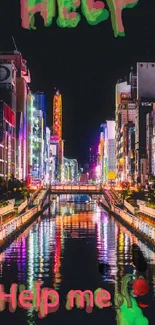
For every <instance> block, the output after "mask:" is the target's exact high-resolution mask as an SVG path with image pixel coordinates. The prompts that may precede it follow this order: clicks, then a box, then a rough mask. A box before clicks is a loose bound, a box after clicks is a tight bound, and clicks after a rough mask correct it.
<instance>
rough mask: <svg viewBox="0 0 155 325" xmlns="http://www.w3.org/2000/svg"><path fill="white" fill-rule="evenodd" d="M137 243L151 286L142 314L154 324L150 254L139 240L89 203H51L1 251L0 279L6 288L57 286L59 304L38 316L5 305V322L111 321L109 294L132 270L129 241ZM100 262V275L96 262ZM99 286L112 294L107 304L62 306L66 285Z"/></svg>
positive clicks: (1, 317)
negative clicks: (88, 309)
mask: <svg viewBox="0 0 155 325" xmlns="http://www.w3.org/2000/svg"><path fill="white" fill-rule="evenodd" d="M133 243H136V244H138V245H139V247H140V248H141V250H142V251H143V254H144V256H145V257H146V259H147V262H148V264H149V270H148V274H147V281H148V283H149V286H150V294H149V297H148V300H149V301H148V303H149V308H147V309H145V315H146V316H147V317H148V319H149V324H151V325H154V324H155V254H154V253H153V252H152V251H151V250H149V249H148V248H147V246H145V245H144V244H142V243H141V242H140V241H139V240H138V239H137V238H136V237H135V236H134V235H132V234H131V233H130V232H129V231H128V230H127V229H125V228H124V227H123V226H122V225H121V224H120V223H119V222H117V221H116V220H115V219H114V218H113V217H111V216H110V215H108V214H107V213H106V212H105V211H104V210H103V209H102V208H100V207H98V206H97V205H96V204H94V203H87V204H85V203H81V204H80V203H67V202H59V201H57V202H56V201H54V203H53V204H52V206H51V209H50V213H49V211H47V212H46V213H45V214H44V216H43V217H40V218H39V219H38V220H37V221H36V222H35V223H34V224H32V225H31V226H30V227H29V228H28V229H27V230H26V231H25V232H24V233H22V234H21V236H20V237H19V238H18V239H17V240H15V241H14V242H13V243H12V244H11V245H10V246H9V247H8V248H7V249H6V250H5V251H4V252H3V253H2V254H1V255H0V283H2V284H4V288H5V291H6V292H9V290H10V287H11V284H12V283H17V284H25V286H26V289H29V290H32V287H33V281H34V280H39V279H40V280H41V281H43V287H49V288H53V289H55V290H58V292H59V295H60V307H59V309H58V311H57V312H55V313H52V314H49V315H48V316H47V317H46V318H44V319H39V318H38V314H37V313H36V312H35V311H33V310H29V311H26V310H24V309H21V308H19V307H18V308H17V310H16V312H14V313H10V312H9V311H8V306H7V308H6V310H5V311H3V312H1V313H0V322H1V324H2V325H5V324H11V323H13V324H16V325H25V324H30V325H32V324H34V325H35V324H45V325H48V324H54V325H63V324H66V325H67V324H68V325H71V324H73V325H77V324H81V325H84V324H85V325H88V324H90V325H92V324H93V325H101V324H102V325H104V324H112V325H113V324H114V325H115V324H116V320H115V318H116V313H115V308H114V303H113V298H114V292H115V291H116V290H120V285H121V279H122V277H123V276H124V275H125V274H126V273H131V272H133V268H132V266H131V252H130V251H131V249H130V248H131V245H132V244H133ZM99 262H101V263H104V270H103V271H104V274H103V275H102V276H101V275H100V273H99V270H98V263H99ZM99 287H101V288H104V289H106V290H108V291H109V292H110V293H111V301H112V304H113V305H112V307H110V308H104V309H102V310H100V309H98V308H97V307H94V308H93V312H92V313H90V314H88V313H86V311H85V310H82V309H77V308H76V307H74V309H73V310H71V311H67V310H66V309H65V300H66V299H65V297H66V295H67V293H68V291H69V290H71V289H80V290H85V289H90V290H92V291H93V292H94V291H95V290H96V289H97V288H99Z"/></svg>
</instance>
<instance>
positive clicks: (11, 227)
mask: <svg viewBox="0 0 155 325" xmlns="http://www.w3.org/2000/svg"><path fill="white" fill-rule="evenodd" d="M38 211H39V207H34V208H32V209H30V210H29V211H27V212H25V213H23V214H22V215H20V216H18V217H16V218H13V219H11V220H10V221H8V222H7V223H5V224H4V225H2V226H1V227H0V242H2V241H3V240H4V239H6V238H7V237H8V236H9V235H10V234H12V233H13V232H14V231H15V230H17V229H19V228H20V227H21V226H23V225H24V224H25V223H26V222H27V221H28V220H30V219H31V218H32V217H33V216H34V215H35V214H36V213H37V212H38Z"/></svg>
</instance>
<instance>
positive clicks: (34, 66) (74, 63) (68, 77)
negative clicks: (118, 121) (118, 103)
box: [0, 0, 155, 162]
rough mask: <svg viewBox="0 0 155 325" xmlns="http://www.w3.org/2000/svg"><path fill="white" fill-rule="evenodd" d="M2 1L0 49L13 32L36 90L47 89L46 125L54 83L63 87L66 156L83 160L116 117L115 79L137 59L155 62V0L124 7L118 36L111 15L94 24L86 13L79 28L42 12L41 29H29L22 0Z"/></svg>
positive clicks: (5, 46) (9, 45) (7, 44)
mask: <svg viewBox="0 0 155 325" xmlns="http://www.w3.org/2000/svg"><path fill="white" fill-rule="evenodd" d="M0 2H1V4H0V41H1V45H0V50H5V49H10V50H11V49H13V44H12V41H11V35H13V36H14V38H15V41H16V44H17V47H18V50H19V51H21V52H22V54H23V57H24V58H25V59H27V61H28V66H29V69H30V72H31V89H32V91H37V90H40V91H44V92H45V93H46V94H47V116H48V118H47V120H48V126H51V124H52V96H53V92H54V87H57V88H59V90H60V92H61V94H62V97H63V137H64V139H65V155H66V157H69V158H77V159H78V160H79V161H81V162H83V161H84V160H85V159H87V158H88V148H89V146H90V145H91V144H92V143H94V142H95V141H96V139H97V136H98V135H99V127H100V124H101V123H103V122H104V121H105V120H106V119H110V118H113V117H114V103H115V98H114V95H115V83H116V81H117V79H120V78H121V77H122V78H123V77H124V76H125V75H126V74H128V71H129V69H130V66H132V65H134V64H135V63H136V61H143V60H144V61H147V60H148V61H155V1H154V0H139V3H138V4H137V5H136V6H135V7H134V8H132V9H124V10H123V22H124V27H125V32H126V36H125V37H118V38H115V37H114V33H113V29H112V25H111V19H110V18H108V20H106V21H104V22H101V23H100V24H98V25H96V26H90V25H89V24H88V23H87V21H86V19H85V17H84V16H83V15H82V14H81V22H80V23H79V25H78V26H77V27H76V28H64V29H63V28H60V27H58V26H57V24H56V22H55V21H54V22H53V24H52V25H51V26H50V27H43V20H42V19H40V18H39V16H38V17H37V18H36V21H37V23H36V24H37V27H38V28H37V31H30V30H25V29H23V28H22V27H21V18H20V0H3V1H2V0H1V1H0ZM105 5H106V7H107V4H106V2H105ZM107 9H108V7H107ZM78 12H79V13H81V10H80V8H79V10H78Z"/></svg>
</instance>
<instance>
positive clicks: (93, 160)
mask: <svg viewBox="0 0 155 325" xmlns="http://www.w3.org/2000/svg"><path fill="white" fill-rule="evenodd" d="M98 157H99V148H98V146H97V145H92V146H91V147H90V148H89V179H90V180H93V181H95V180H96V167H97V165H98Z"/></svg>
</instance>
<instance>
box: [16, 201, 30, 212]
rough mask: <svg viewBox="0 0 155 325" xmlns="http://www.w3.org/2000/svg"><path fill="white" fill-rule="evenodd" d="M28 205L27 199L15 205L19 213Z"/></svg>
mask: <svg viewBox="0 0 155 325" xmlns="http://www.w3.org/2000/svg"><path fill="white" fill-rule="evenodd" d="M27 205H28V200H26V201H24V202H22V203H21V204H20V205H19V206H18V207H17V212H18V213H20V212H21V211H22V210H24V209H25V208H26V207H27Z"/></svg>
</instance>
